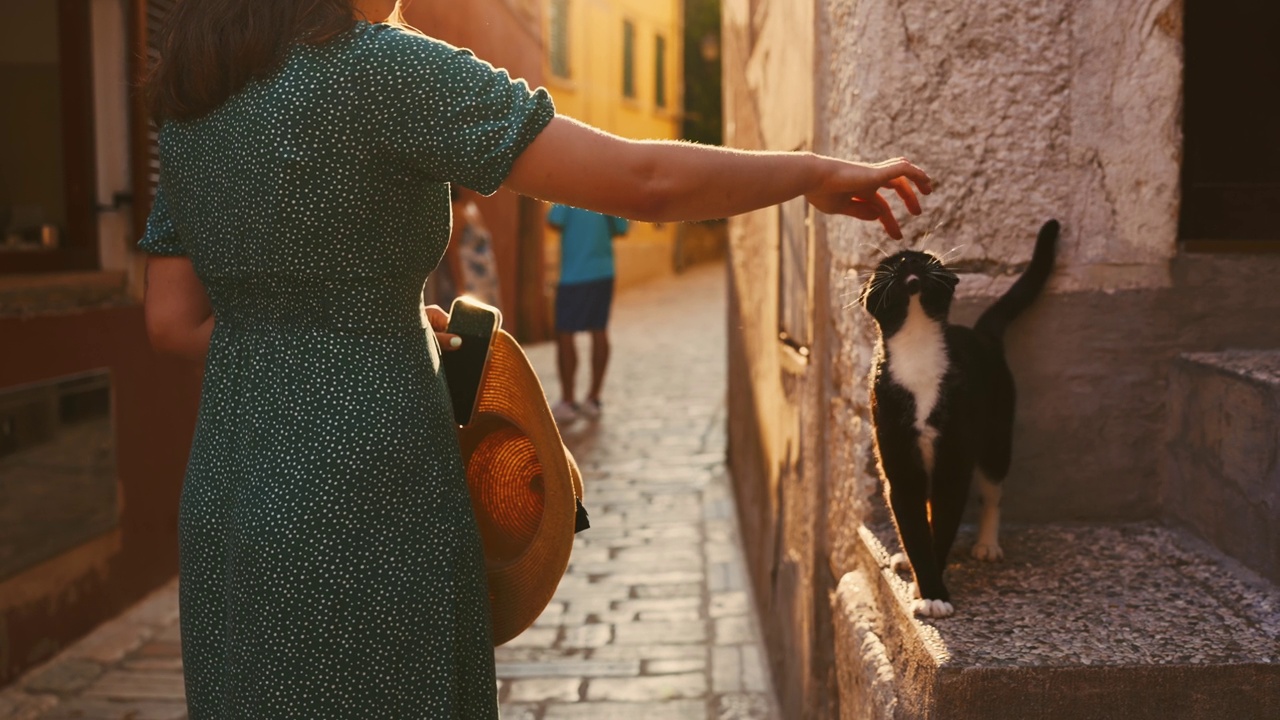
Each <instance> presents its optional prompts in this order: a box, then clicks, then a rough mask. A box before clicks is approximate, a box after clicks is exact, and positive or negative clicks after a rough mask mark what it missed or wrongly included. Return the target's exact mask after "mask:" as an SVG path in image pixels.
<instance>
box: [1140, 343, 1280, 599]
mask: <svg viewBox="0 0 1280 720" xmlns="http://www.w3.org/2000/svg"><path fill="white" fill-rule="evenodd" d="M1169 395H1170V396H1169V408H1170V426H1169V434H1168V437H1166V443H1167V444H1166V456H1165V462H1166V465H1165V473H1164V475H1165V481H1164V485H1163V487H1162V488H1161V494H1162V501H1163V505H1164V512H1165V513H1166V514H1167V516H1168V517H1169V518H1170V519H1171V520H1174V521H1176V522H1178V523H1180V524H1182V525H1184V526H1186V527H1188V528H1189V529H1191V530H1192V531H1193V532H1195V533H1196V534H1197V535H1199V536H1200V537H1202V538H1204V539H1205V540H1207V541H1209V542H1210V543H1212V544H1213V545H1214V546H1215V547H1217V548H1218V549H1219V550H1222V551H1223V552H1225V553H1227V554H1228V555H1231V556H1232V557H1234V558H1236V559H1238V560H1240V561H1241V562H1242V563H1244V564H1245V565H1247V566H1249V567H1250V568H1252V569H1253V570H1254V571H1255V572H1257V573H1259V574H1261V575H1263V576H1264V577H1266V578H1267V579H1269V580H1271V581H1272V582H1275V583H1280V460H1278V458H1280V350H1227V351H1224V352H1212V353H1188V354H1184V355H1181V356H1179V357H1178V359H1177V360H1176V361H1175V362H1174V363H1173V366H1172V368H1171V369H1170V373H1169Z"/></svg>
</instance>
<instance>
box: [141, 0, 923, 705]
mask: <svg viewBox="0 0 1280 720" xmlns="http://www.w3.org/2000/svg"><path fill="white" fill-rule="evenodd" d="M398 12H399V7H398V3H397V2H396V0H272V1H271V2H265V1H264V0H220V1H219V2H193V1H191V0H187V1H186V2H179V3H178V4H177V6H176V9H175V10H174V14H173V15H172V16H171V18H170V26H169V28H168V30H167V32H166V35H165V38H166V40H165V42H164V43H163V46H162V53H161V61H160V64H159V66H158V68H157V70H156V72H155V74H154V77H153V79H152V82H151V86H150V90H151V93H152V98H153V102H154V109H155V111H156V113H157V117H158V118H159V119H160V121H161V123H162V125H161V131H160V156H161V173H160V182H159V186H158V189H157V193H156V198H155V204H154V208H153V210H152V214H151V217H150V220H149V221H148V224H147V229H146V234H145V237H144V238H143V240H142V243H141V247H142V249H143V250H145V251H146V252H148V253H150V257H149V260H148V267H147V276H148V288H147V295H146V318H147V326H148V331H149V333H150V336H151V338H152V342H153V344H154V345H155V346H156V347H157V348H158V349H160V350H163V351H166V352H170V353H173V354H177V355H181V356H185V357H189V358H192V359H197V360H202V361H203V362H204V363H205V368H206V372H205V378H204V388H203V395H202V400H201V406H200V414H199V419H198V424H197V430H196V436H195V441H194V444H193V447H192V449H191V457H190V463H189V466H188V470H187V475H186V479H185V481H184V486H183V495H182V507H181V512H180V516H179V542H180V546H181V547H180V549H181V568H180V571H181V575H180V577H181V591H180V598H181V611H182V642H183V668H184V672H185V674H186V684H187V699H188V705H189V708H190V717H191V718H192V720H232V719H235V720H250V719H268V718H300V719H305V720H325V719H329V718H334V719H336V718H343V719H347V720H373V719H375V718H467V719H472V718H494V717H497V714H498V703H497V696H496V685H495V679H494V663H493V650H492V643H491V635H490V630H489V619H488V607H487V595H486V592H485V577H484V570H483V559H482V556H481V548H480V541H479V536H478V534H477V530H476V524H475V520H474V518H473V516H472V513H471V509H470V504H469V502H468V497H467V489H466V484H465V479H464V476H463V470H462V465H461V461H460V456H459V449H458V445H457V440H456V434H455V426H454V424H453V420H452V417H451V414H450V409H449V403H448V399H447V395H446V392H445V388H444V385H443V382H442V379H441V376H440V352H441V348H442V347H443V348H445V349H446V350H447V349H448V348H450V347H451V346H452V345H453V343H454V342H455V341H456V338H453V337H451V336H448V335H446V334H444V333H443V332H442V331H443V329H444V325H445V322H446V320H447V318H446V316H445V314H444V312H443V311H442V310H440V309H439V308H432V309H430V310H429V312H428V319H429V322H430V325H431V328H432V329H433V330H435V333H434V334H432V333H424V331H423V326H422V319H421V313H420V306H419V300H420V292H421V289H422V284H423V279H424V278H425V277H426V276H427V274H428V273H429V272H430V271H431V270H432V269H433V268H434V267H435V266H436V264H437V263H438V262H439V260H440V258H441V255H442V254H443V252H444V246H445V243H446V242H447V240H448V237H449V223H450V205H449V186H450V184H451V183H457V184H459V185H462V186H464V187H468V188H470V189H472V190H475V191H477V192H480V193H485V194H489V193H493V192H495V191H496V190H497V189H498V188H499V187H507V188H509V189H511V190H514V191H516V192H520V193H524V194H527V195H530V196H533V197H537V198H540V199H542V200H546V201H549V202H559V203H566V204H571V205H576V206H579V207H585V208H591V209H594V210H598V211H600V212H604V213H609V214H613V215H619V216H622V217H628V218H633V219H636V220H642V221H650V222H667V221H676V220H700V219H705V218H717V217H726V216H729V215H733V214H736V213H741V212H746V211H750V210H754V209H758V208H761V207H765V206H768V205H773V204H776V203H780V202H783V201H785V200H787V199H790V198H792V197H795V196H798V195H805V196H806V197H807V198H808V200H809V201H810V202H811V203H812V204H814V205H815V206H816V207H817V208H818V209H819V210H821V211H823V212H828V213H843V214H848V215H852V216H854V217H858V218H862V219H865V220H878V221H880V222H881V223H883V224H884V227H885V229H886V230H887V231H888V232H889V233H890V234H891V235H894V236H895V237H897V236H899V231H898V227H897V223H896V221H895V220H894V217H893V213H892V212H891V211H890V208H889V205H888V204H887V203H886V201H885V200H884V199H883V198H882V197H881V196H880V195H879V194H878V191H879V190H882V189H886V190H892V191H894V192H896V193H897V194H898V195H899V196H900V197H901V199H902V200H903V202H904V203H905V204H906V206H907V208H908V209H909V210H910V211H911V212H915V213H918V212H919V206H918V204H917V201H916V197H915V188H918V189H919V190H921V191H923V192H926V193H927V192H929V190H930V186H929V178H928V176H927V175H925V174H924V173H923V172H922V171H920V170H919V169H917V168H916V167H914V166H913V165H911V164H910V163H908V162H906V161H905V160H895V161H889V162H886V163H881V164H877V165H865V164H860V163H853V162H845V161H841V160H836V159H832V158H825V157H820V156H816V155H812V154H798V153H750V152H737V151H731V150H724V149H719V148H709V147H699V146H694V145H688V144H679V143H672V142H635V141H629V140H623V139H621V138H618V137H614V136H611V135H608V134H606V133H603V132H600V131H597V130H595V129H593V128H590V127H588V126H585V125H582V124H580V123H577V122H575V121H572V120H569V119H567V118H563V117H557V116H556V115H555V111H554V108H553V106H552V102H551V98H550V97H548V95H547V93H546V92H545V91H544V90H536V91H535V90H531V89H530V88H529V87H528V86H527V85H525V84H524V83H523V82H519V81H513V80H512V79H511V78H510V77H508V76H507V74H506V73H505V72H502V71H499V70H495V69H494V68H493V67H492V66H490V65H488V64H486V63H484V62H482V61H480V60H478V59H476V58H475V57H474V56H473V55H471V54H470V53H469V52H467V51H465V50H459V49H457V48H454V47H451V46H449V45H447V44H445V43H443V42H440V41H437V40H433V39H431V38H429V37H426V36H424V35H421V34H419V33H416V32H413V31H411V30H408V29H405V28H403V27H400V26H399V24H398V23H396V22H395V19H396V18H397V17H398ZM602 158H608V162H601V159H602Z"/></svg>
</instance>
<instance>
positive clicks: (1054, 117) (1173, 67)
mask: <svg viewBox="0 0 1280 720" xmlns="http://www.w3.org/2000/svg"><path fill="white" fill-rule="evenodd" d="M1181 23H1182V4H1181V1H1180V0H1121V1H1120V2H1102V1H1101V0H1082V1H1081V2H1075V3H1059V2H1051V1H1049V0H1032V1H1030V2H1028V1H1026V0H1022V1H1019V0H992V1H991V2H984V3H966V2H961V1H960V0H901V1H900V2H894V3H884V2H874V1H872V0H815V2H814V3H812V4H810V3H794V2H784V1H783V0H726V2H725V4H724V31H725V34H724V47H725V55H724V68H725V108H726V119H725V124H726V139H727V143H728V144H730V145H734V146H737V147H749V148H769V149H795V148H797V147H811V148H812V149H814V150H815V151H817V152H821V153H825V154H831V155H836V156H841V157H850V158H859V159H866V160H879V159H883V158H886V157H891V156H894V155H906V156H908V157H910V158H911V159H912V160H914V161H916V162H917V163H919V164H920V165H922V166H924V167H925V168H927V169H928V170H929V171H930V172H931V173H932V174H933V176H934V177H935V178H936V179H937V191H936V192H935V193H934V194H933V195H931V196H929V197H927V198H925V199H924V207H925V213H924V215H922V216H921V217H918V218H912V219H910V220H908V221H907V222H906V223H905V224H904V230H905V232H906V235H907V238H906V240H905V241H904V242H903V243H901V244H898V243H895V242H893V241H891V240H889V239H888V238H887V237H886V236H885V235H884V234H883V232H882V231H881V230H880V228H879V227H878V226H873V225H869V224H865V223H860V222H857V221H854V220H850V219H846V218H825V217H817V218H815V219H814V222H813V225H812V238H813V241H814V243H815V246H814V251H813V263H814V267H815V271H816V278H815V280H814V283H813V286H812V293H813V298H812V301H813V307H812V317H813V320H814V335H815V337H814V341H813V345H812V350H813V352H812V354H811V356H809V357H808V358H805V359H803V360H800V359H797V358H796V357H794V355H793V354H791V353H789V351H788V350H787V349H786V348H785V347H784V346H783V345H782V344H781V343H780V342H779V341H778V335H777V331H778V318H777V307H778V290H777V287H778V279H777V278H778V257H777V254H778V244H777V243H778V240H777V238H778V231H777V227H778V214H777V211H776V210H769V211H762V212H760V213H755V214H752V215H748V216H744V217H742V218H737V219H735V220H734V221H733V222H732V223H731V225H730V251H731V253H730V254H731V264H730V268H731V269H730V272H731V287H732V293H733V295H732V297H731V303H732V305H733V307H732V309H731V313H730V319H729V321H730V331H731V335H732V338H731V349H730V358H729V362H730V369H731V378H730V385H731V387H730V404H731V410H732V412H731V419H730V431H731V437H732V443H731V455H732V457H731V462H732V463H733V470H734V473H735V482H736V484H737V486H738V487H737V492H738V496H739V500H740V504H741V509H740V512H741V514H742V516H743V517H742V520H743V525H744V529H745V533H744V534H745V536H746V538H747V543H748V555H749V562H750V563H751V565H752V569H753V573H754V581H755V587H756V590H757V596H758V602H759V604H760V605H761V610H762V613H763V615H764V616H765V617H766V618H770V617H772V618H775V619H774V620H771V621H766V625H767V627H766V636H767V639H768V642H769V644H770V652H771V655H773V656H774V657H785V658H786V661H785V662H779V663H778V664H776V665H775V667H774V671H775V683H776V684H777V685H778V689H779V694H780V698H781V700H782V703H783V706H784V709H798V708H802V707H803V708H808V709H810V710H811V712H810V715H809V716H813V717H823V716H824V715H823V713H824V712H825V711H824V710H821V708H824V707H825V708H827V710H830V709H831V708H830V707H829V706H826V705H823V704H822V702H821V701H819V700H818V697H819V696H820V695H821V694H822V693H823V692H827V691H831V692H834V690H832V688H833V687H834V684H835V681H834V679H833V675H832V670H831V668H832V667H833V664H832V663H831V660H830V654H831V653H832V652H834V651H833V650H832V649H831V646H832V642H831V640H830V637H831V633H830V632H829V631H828V629H829V624H830V621H831V618H830V616H829V612H828V613H827V614H824V610H823V609H821V608H818V607H816V605H815V604H814V603H813V602H812V599H813V595H810V596H809V597H808V598H806V597H805V596H804V595H803V593H805V592H808V593H816V594H818V595H819V596H821V597H822V598H823V599H824V600H825V599H826V597H827V596H828V593H830V592H832V591H834V589H835V588H834V585H835V579H838V578H840V577H842V576H843V575H844V574H845V573H846V572H847V571H849V570H851V569H853V567H854V561H853V558H852V556H851V549H852V548H854V547H855V545H856V532H857V530H856V528H857V527H858V525H859V523H860V521H861V520H862V519H863V517H864V514H865V511H866V506H867V504H866V502H865V501H866V499H867V498H868V497H870V496H872V495H873V494H874V493H876V492H877V491H878V488H877V478H876V472H875V465H874V459H873V454H872V452H871V434H870V428H869V426H868V415H869V413H868V393H867V380H866V378H867V372H868V370H869V368H870V365H871V360H872V352H873V349H874V344H875V340H876V337H875V330H874V326H873V324H872V323H871V322H870V320H869V318H868V317H867V316H866V314H865V312H863V311H862V310H861V309H860V308H858V307H856V306H855V305H854V301H855V298H856V294H857V291H858V287H859V285H860V283H861V281H862V279H863V278H865V276H866V273H867V272H869V271H870V270H871V269H872V268H873V267H874V265H875V263H876V262H877V261H878V260H879V258H880V257H881V255H882V253H885V254H887V253H892V252H894V251H896V250H898V249H901V248H903V247H913V248H923V249H928V250H931V251H934V252H936V253H939V254H941V255H944V256H945V257H946V259H947V260H948V262H949V263H951V264H952V265H953V266H954V267H957V268H958V269H959V270H960V271H961V277H962V282H961V285H960V288H959V299H958V302H957V304H956V307H955V309H954V311H953V318H952V319H953V321H955V322H958V323H961V324H969V323H971V322H972V321H973V320H974V319H975V318H976V317H977V315H978V313H979V312H981V310H982V309H984V308H985V307H986V306H987V305H989V304H990V302H992V300H994V298H995V297H996V296H998V295H999V294H1000V293H1001V292H1003V291H1004V290H1005V289H1006V288H1007V287H1008V286H1009V284H1011V283H1012V281H1013V279H1014V278H1015V277H1016V275H1017V273H1018V272H1020V271H1021V268H1022V267H1023V266H1025V263H1026V262H1027V260H1028V259H1029V257H1030V254H1031V249H1032V244H1033V240H1034V237H1035V233H1036V230H1037V229H1038V228H1039V226H1040V225H1041V224H1042V223H1043V222H1044V221H1045V220H1046V219H1048V218H1050V217H1054V218H1057V219H1059V220H1060V221H1061V222H1062V224H1063V235H1062V238H1061V242H1060V248H1059V254H1058V264H1057V268H1056V270H1055V273H1054V275H1053V277H1052V278H1051V281H1050V284H1049V288H1048V290H1047V291H1046V293H1045V296H1044V297H1042V298H1041V299H1040V300H1039V301H1038V302H1037V303H1036V305H1035V306H1034V307H1033V308H1032V309H1031V310H1030V311H1029V312H1027V313H1026V315H1025V316H1024V317H1023V318H1021V319H1019V321H1018V322H1017V323H1016V324H1015V325H1014V326H1013V327H1012V328H1011V330H1010V332H1009V334H1008V336H1007V339H1006V341H1007V350H1008V354H1009V359H1010V364H1011V365H1012V367H1013V372H1014V374H1015V376H1016V378H1017V382H1018V388H1019V404H1018V412H1019V420H1018V423H1017V427H1016V430H1015V440H1014V446H1015V457H1014V463H1013V468H1012V473H1011V478H1010V485H1009V490H1008V492H1007V493H1006V494H1005V503H1006V518H1007V519H1009V520H1012V521H1015V522H1017V521H1032V522H1043V521H1055V520H1137V519H1150V518H1156V517H1160V516H1161V514H1162V497H1161V487H1162V481H1163V478H1162V473H1163V472H1164V468H1165V465H1164V454H1165V452H1166V447H1165V444H1164V440H1163V438H1164V437H1165V435H1166V427H1167V424H1168V422H1169V403H1170V400H1169V382H1170V379H1169V378H1170V369H1171V367H1172V363H1173V362H1174V359H1175V358H1176V357H1177V356H1178V355H1179V354H1181V353H1185V352H1201V351H1216V350H1222V349H1225V348H1232V347H1243V348H1266V347H1278V346H1280V325H1278V324H1277V323H1275V322H1274V321H1273V318H1274V317H1276V315H1277V313H1280V294H1277V293H1275V292H1274V277H1275V276H1276V275H1277V273H1278V272H1280V255H1256V256H1245V255H1195V254H1187V253H1185V252H1183V251H1182V250H1181V249H1180V246H1179V243H1178V237H1177V217H1178V202H1179V181H1180V179H1179V173H1180V165H1179V163H1180V157H1181V147H1182V138H1181V118H1180V105H1181V83H1182V59H1181V54H1182V48H1181V36H1182V28H1181ZM891 202H893V203H895V205H896V202H897V201H896V200H891ZM824 633H825V634H824ZM806 703H807V704H806ZM814 708H819V709H818V710H813V709H814Z"/></svg>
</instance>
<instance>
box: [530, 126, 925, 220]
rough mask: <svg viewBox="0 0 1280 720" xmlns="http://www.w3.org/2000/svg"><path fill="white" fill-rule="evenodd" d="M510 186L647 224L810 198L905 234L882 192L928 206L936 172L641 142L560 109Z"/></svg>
mask: <svg viewBox="0 0 1280 720" xmlns="http://www.w3.org/2000/svg"><path fill="white" fill-rule="evenodd" d="M506 187H507V188H508V189H510V190H514V191H516V192H518V193H521V194H524V195H529V196H532V197H536V198H539V199H542V200H546V201H549V202H558V203H564V204H566V205H574V206H577V207H582V208H587V209H590V210H596V211H599V212H603V213H608V214H610V215H619V216H621V217H625V218H631V219H633V220H642V221H647V222H675V221H681V220H688V221H693V220H709V219H713V218H721V217H728V216H730V215H737V214H739V213H744V212H750V211H752V210H758V209H760V208H763V207H768V206H770V205H776V204H778V203H781V202H785V201H787V200H790V199H791V198H794V197H797V196H799V195H804V196H805V197H806V198H807V199H808V200H809V202H810V203H812V204H813V206H814V207H816V208H817V209H818V210H819V211H821V212H824V213H829V214H841V215H850V216H853V217H856V218H860V219H863V220H878V221H880V222H881V223H882V224H883V225H884V228H885V231H886V232H888V233H889V234H890V235H891V236H893V237H894V238H900V237H901V236H902V232H901V230H900V229H899V228H898V222H897V220H896V219H895V218H894V216H893V211H892V209H891V208H890V207H889V203H888V202H887V201H886V200H885V199H884V198H883V197H882V196H881V195H880V194H879V191H880V190H893V191H894V192H896V193H897V194H898V196H899V197H901V198H902V202H903V203H904V204H905V205H906V206H907V210H908V211H910V212H911V213H912V214H916V215H918V214H919V213H920V204H919V202H918V201H917V199H916V195H915V190H916V189H919V191H920V192H922V193H925V194H928V193H929V192H932V190H933V186H932V182H931V181H930V179H929V176H928V175H927V174H926V173H925V172H924V171H923V170H921V169H920V168H918V167H916V166H914V165H912V164H911V163H910V162H908V161H906V160H905V159H902V158H899V159H896V160H890V161H886V162H883V163H876V164H864V163H856V162H847V161H844V160H837V159H835V158H829V157H823V156H820V155H814V154H812V153H780V152H753V151H743V150H730V149H726V148H718V147H710V146H705V145H694V144H691V143H685V142H678V141H636V140H626V139H623V138H620V137H617V136H615V135H610V134H609V133H606V132H603V131H601V130H597V129H595V128H593V127H590V126H588V125H584V124H582V123H580V122H577V121H576V120H572V119H570V118H566V117H563V116H557V117H556V118H555V119H554V120H552V121H551V124H549V125H548V126H547V127H546V128H545V129H544V130H543V131H542V133H541V134H539V135H538V137H537V139H535V140H534V141H533V143H532V144H530V145H529V147H528V148H527V149H526V150H525V151H524V153H523V154H522V155H521V156H520V157H519V158H518V159H517V160H516V163H515V166H514V167H513V168H512V170H511V174H510V175H509V176H508V178H507V182H506Z"/></svg>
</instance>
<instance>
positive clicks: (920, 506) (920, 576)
mask: <svg viewBox="0 0 1280 720" xmlns="http://www.w3.org/2000/svg"><path fill="white" fill-rule="evenodd" d="M881 463H882V465H883V467H884V473H885V476H886V480H887V483H886V487H885V490H886V494H887V495H888V496H889V507H890V509H892V510H893V521H894V524H895V525H896V526H897V528H898V538H899V539H900V540H901V541H902V548H903V550H905V551H906V553H907V559H908V560H910V561H911V569H912V572H913V574H914V575H915V585H916V593H917V599H916V600H915V601H914V602H913V603H912V606H911V607H912V612H914V613H915V614H916V615H921V616H924V617H947V616H949V615H951V614H952V613H953V612H955V610H954V608H953V607H952V605H951V602H950V601H951V595H950V593H949V592H947V586H946V585H945V584H944V583H943V582H942V568H941V567H939V566H938V563H937V560H936V559H935V557H934V549H933V532H932V530H931V529H930V528H929V515H928V509H927V503H928V490H927V487H928V478H927V476H926V475H925V472H924V466H923V464H922V463H921V462H920V461H919V459H918V458H912V457H893V453H882V456H881Z"/></svg>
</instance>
